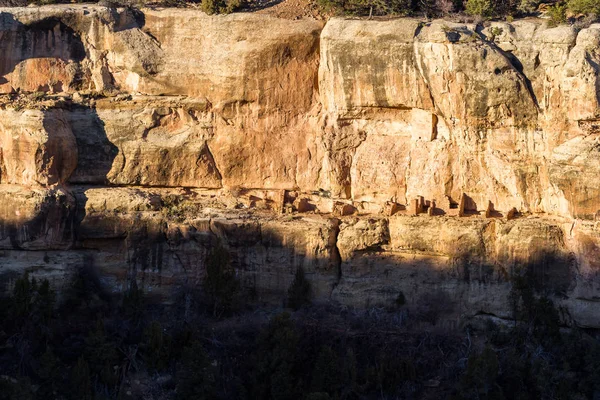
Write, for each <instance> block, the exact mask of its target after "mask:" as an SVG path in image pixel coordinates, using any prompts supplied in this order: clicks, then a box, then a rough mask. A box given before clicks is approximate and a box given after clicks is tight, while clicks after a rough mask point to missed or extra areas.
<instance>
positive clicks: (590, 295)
mask: <svg viewBox="0 0 600 400" xmlns="http://www.w3.org/2000/svg"><path fill="white" fill-rule="evenodd" d="M0 49H1V50H2V54H3V55H2V57H1V59H0V150H1V153H0V155H1V158H0V167H1V169H0V198H1V200H2V201H1V203H0V204H2V207H0V249H1V250H0V274H3V275H4V276H6V277H14V276H17V275H18V274H19V273H21V272H22V271H23V270H30V271H32V272H33V273H36V274H40V275H44V274H45V275H46V276H50V277H51V278H52V279H53V283H54V284H56V285H57V286H61V285H62V286H64V285H65V282H66V281H68V277H69V276H71V275H72V274H73V273H74V272H73V271H74V270H77V268H83V267H87V268H91V269H93V270H94V271H96V273H97V274H98V277H99V281H100V282H101V283H102V284H103V285H104V286H105V288H106V290H107V291H113V292H115V293H118V292H121V291H122V290H123V288H124V287H125V286H126V283H127V281H128V280H131V279H136V280H138V281H139V283H140V284H141V285H143V287H144V288H145V290H146V292H148V293H151V294H153V295H156V296H157V297H158V298H160V299H161V300H162V301H177V300H176V299H177V298H178V297H177V293H179V292H181V291H182V290H183V288H186V287H197V286H198V285H199V284H200V282H201V280H202V278H203V276H204V273H205V265H206V260H207V257H208V255H209V253H210V251H211V249H212V248H213V247H214V246H215V244H216V243H217V242H221V243H222V244H223V245H224V246H225V247H226V248H227V249H228V251H229V253H230V255H231V262H232V265H233V266H234V267H235V269H236V273H237V275H238V277H239V279H240V281H241V282H242V284H243V286H244V287H246V288H248V289H251V290H253V291H255V292H256V294H257V296H258V297H259V298H260V299H263V300H270V301H272V300H276V301H280V300H281V298H282V297H284V296H285V294H286V292H287V288H288V287H289V285H290V283H291V282H292V280H293V276H294V273H295V271H296V269H297V268H300V267H301V268H303V269H304V270H305V272H306V274H307V277H308V279H309V280H310V281H311V286H312V290H313V296H314V297H315V299H319V300H334V301H340V302H342V303H345V304H351V305H356V306H370V305H377V304H392V303H393V302H394V301H395V299H396V298H397V297H398V295H399V294H400V293H402V294H403V295H404V297H405V299H406V301H407V306H409V307H418V305H419V304H420V302H421V301H422V300H423V299H424V298H426V299H427V301H428V302H429V303H432V302H433V303H440V304H444V307H442V308H443V309H441V312H443V313H445V314H448V315H449V316H452V318H454V317H457V318H461V317H470V316H474V315H477V314H479V313H483V314H495V315H497V316H499V317H506V318H508V317H510V313H511V308H510V305H509V304H508V293H509V291H510V287H511V285H510V279H511V276H514V274H516V273H521V272H522V271H525V270H530V271H532V273H533V276H534V277H535V280H536V282H537V284H539V287H540V288H541V289H540V290H544V291H546V292H547V293H549V294H551V295H552V296H554V298H555V300H556V301H557V303H558V304H559V305H560V307H561V310H562V311H563V317H564V321H565V323H573V324H579V325H582V326H590V327H600V311H599V310H598V309H597V304H598V303H597V301H598V299H599V298H600V279H599V277H598V271H599V270H600V264H599V263H598V259H600V258H599V255H600V227H599V226H598V224H597V222H596V221H595V220H596V219H597V218H598V217H597V216H598V215H600V214H599V213H600V184H599V183H598V180H597V178H596V177H597V176H598V173H599V172H600V152H599V151H598V140H599V138H600V92H599V88H600V77H599V75H600V70H599V67H598V66H599V65H600V25H598V24H596V25H592V26H590V27H589V28H585V29H582V30H580V31H575V30H573V29H571V28H569V27H558V28H548V27H546V26H545V25H544V22H543V21H537V20H524V21H515V22H513V23H491V24H490V25H489V26H476V25H473V24H456V23H451V22H446V21H433V22H430V23H422V22H420V21H418V20H413V19H397V20H389V21H372V20H368V21H365V20H346V19H341V18H334V19H331V20H330V21H328V22H327V24H326V25H325V26H323V24H322V23H321V22H317V21H313V20H298V21H288V20H279V19H276V18H272V17H268V16H264V15H257V14H233V15H228V16H207V15H205V14H203V13H201V12H199V11H194V10H173V9H161V10H141V11H139V12H133V11H131V10H126V9H109V8H106V7H100V6H92V5H77V6H71V5H60V6H46V7H39V8H35V9H33V8H10V9H0ZM5 282H6V285H8V286H10V282H11V281H10V279H7V280H5ZM6 285H5V286H6ZM5 289H6V288H5Z"/></svg>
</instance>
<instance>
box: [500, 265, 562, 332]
mask: <svg viewBox="0 0 600 400" xmlns="http://www.w3.org/2000/svg"><path fill="white" fill-rule="evenodd" d="M509 302H510V304H511V305H512V308H513V315H514V318H515V320H521V321H524V322H525V323H527V324H528V325H530V326H531V328H532V329H531V332H532V333H533V334H534V335H535V336H536V337H537V338H539V339H540V340H543V341H546V340H559V339H560V317H559V315H558V311H557V310H556V308H555V307H554V303H553V302H552V300H550V299H549V298H548V297H546V296H545V295H538V294H536V292H535V290H534V282H533V275H532V273H531V271H530V270H528V271H527V272H526V273H525V274H516V275H515V276H513V278H512V287H511V291H510V294H509Z"/></svg>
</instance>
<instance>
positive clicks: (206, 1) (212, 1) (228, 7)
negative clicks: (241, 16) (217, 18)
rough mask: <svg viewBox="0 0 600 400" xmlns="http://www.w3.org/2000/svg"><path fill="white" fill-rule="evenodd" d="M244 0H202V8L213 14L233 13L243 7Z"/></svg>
mask: <svg viewBox="0 0 600 400" xmlns="http://www.w3.org/2000/svg"><path fill="white" fill-rule="evenodd" d="M242 5H243V3H242V0H202V2H201V3H200V9H201V10H202V11H204V12H205V13H207V14H208V15H212V14H231V13H232V12H234V11H236V10H239V9H240V8H241V7H242Z"/></svg>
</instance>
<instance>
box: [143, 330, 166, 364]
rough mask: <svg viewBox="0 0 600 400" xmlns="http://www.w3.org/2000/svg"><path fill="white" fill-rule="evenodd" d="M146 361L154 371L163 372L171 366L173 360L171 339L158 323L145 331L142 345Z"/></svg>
mask: <svg viewBox="0 0 600 400" xmlns="http://www.w3.org/2000/svg"><path fill="white" fill-rule="evenodd" d="M142 350H143V352H144V360H145V361H146V364H147V365H148V366H149V367H150V368H151V369H154V370H162V369H164V368H165V367H167V366H168V365H169V360H170V358H171V337H170V336H168V335H166V334H165V333H164V332H163V327H162V325H161V324H160V322H158V321H153V322H152V323H151V324H150V326H149V327H147V328H146V330H145V331H144V338H143V343H142Z"/></svg>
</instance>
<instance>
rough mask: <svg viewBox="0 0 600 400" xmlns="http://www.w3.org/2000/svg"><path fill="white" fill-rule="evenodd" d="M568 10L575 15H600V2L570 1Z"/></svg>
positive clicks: (592, 0)
mask: <svg viewBox="0 0 600 400" xmlns="http://www.w3.org/2000/svg"><path fill="white" fill-rule="evenodd" d="M567 8H568V9H569V11H571V12H572V13H574V14H596V15H600V1H598V0H569V1H568V2H567Z"/></svg>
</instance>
